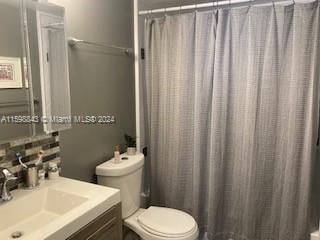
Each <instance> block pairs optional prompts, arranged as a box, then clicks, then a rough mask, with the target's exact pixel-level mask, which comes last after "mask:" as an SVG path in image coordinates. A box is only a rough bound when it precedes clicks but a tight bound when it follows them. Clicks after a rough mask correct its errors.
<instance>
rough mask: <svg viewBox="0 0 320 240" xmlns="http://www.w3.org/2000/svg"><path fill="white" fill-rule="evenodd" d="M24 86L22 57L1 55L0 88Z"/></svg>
mask: <svg viewBox="0 0 320 240" xmlns="http://www.w3.org/2000/svg"><path fill="white" fill-rule="evenodd" d="M22 87H23V83H22V71H21V59H20V58H18V57H2V56H0V89H10V88H22Z"/></svg>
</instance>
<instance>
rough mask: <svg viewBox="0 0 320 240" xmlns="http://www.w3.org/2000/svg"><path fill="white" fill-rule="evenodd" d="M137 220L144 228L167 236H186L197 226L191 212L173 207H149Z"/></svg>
mask: <svg viewBox="0 0 320 240" xmlns="http://www.w3.org/2000/svg"><path fill="white" fill-rule="evenodd" d="M137 220H138V223H139V224H140V226H141V227H142V228H143V229H144V230H146V231H148V232H150V233H151V234H154V235H157V236H161V237H167V238H178V237H184V236H186V235H190V233H192V232H194V231H195V229H196V228H197V224H196V222H195V220H194V219H193V218H192V217H191V216H190V215H189V214H187V213H185V212H182V211H179V210H176V209H172V208H163V207H149V208H148V209H147V210H146V211H144V212H143V213H142V214H140V215H139V216H138V218H137Z"/></svg>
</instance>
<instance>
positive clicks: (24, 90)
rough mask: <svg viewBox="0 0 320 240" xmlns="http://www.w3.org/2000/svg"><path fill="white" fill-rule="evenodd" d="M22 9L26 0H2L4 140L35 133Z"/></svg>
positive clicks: (0, 137)
mask: <svg viewBox="0 0 320 240" xmlns="http://www.w3.org/2000/svg"><path fill="white" fill-rule="evenodd" d="M22 9H23V8H22V0H0V29H1V31H2V33H1V34H0V142H4V141H7V140H8V139H15V138H18V137H25V136H30V135H32V124H28V123H24V122H25V121H26V120H27V119H26V118H28V117H29V116H30V113H31V104H30V101H29V98H30V94H29V83H28V76H27V60H26V51H25V44H24V43H25V41H24V34H23V21H22ZM35 103H36V104H33V105H34V106H35V105H37V103H38V102H37V100H36V99H35ZM23 118H25V119H23ZM19 122H21V123H19Z"/></svg>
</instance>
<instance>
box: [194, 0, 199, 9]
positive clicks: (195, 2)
mask: <svg viewBox="0 0 320 240" xmlns="http://www.w3.org/2000/svg"><path fill="white" fill-rule="evenodd" d="M197 8H198V4H197V0H194V9H195V11H197Z"/></svg>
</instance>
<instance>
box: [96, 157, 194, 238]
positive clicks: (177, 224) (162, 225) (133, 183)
mask: <svg viewBox="0 0 320 240" xmlns="http://www.w3.org/2000/svg"><path fill="white" fill-rule="evenodd" d="M121 157H127V158H128V160H121V163H118V164H115V163H114V162H113V160H110V161H107V162H105V163H103V164H101V165H99V166H97V167H96V174H97V176H98V183H99V184H100V185H104V186H108V187H113V188H118V189H120V194H121V202H122V218H123V219H124V225H125V226H127V227H128V228H130V229H131V230H132V231H134V232H135V233H136V234H138V235H139V236H140V237H141V239H143V240H168V239H171V240H196V239H198V235H199V230H198V225H197V223H196V221H195V220H194V219H193V217H191V216H190V215H189V214H187V213H185V212H182V211H179V210H176V209H171V208H162V207H149V208H148V209H143V208H140V197H141V186H142V173H143V164H144V156H143V154H141V153H140V154H136V155H134V156H127V155H126V154H123V155H121Z"/></svg>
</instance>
